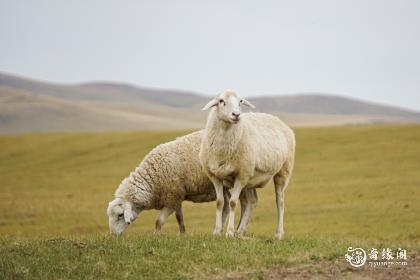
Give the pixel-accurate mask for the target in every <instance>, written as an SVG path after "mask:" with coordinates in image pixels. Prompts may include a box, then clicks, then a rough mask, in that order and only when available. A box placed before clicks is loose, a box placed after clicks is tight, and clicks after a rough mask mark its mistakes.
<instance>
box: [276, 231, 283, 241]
mask: <svg viewBox="0 0 420 280" xmlns="http://www.w3.org/2000/svg"><path fill="white" fill-rule="evenodd" d="M283 236H284V232H279V233H276V234H275V237H276V239H278V240H281V239H283Z"/></svg>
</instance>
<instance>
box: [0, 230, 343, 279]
mask: <svg viewBox="0 0 420 280" xmlns="http://www.w3.org/2000/svg"><path fill="white" fill-rule="evenodd" d="M0 244H1V246H0V260H1V261H0V278H1V279H7V278H27V277H31V278H40V279H56V278H64V279H68V278H69V279H84V278H86V277H87V276H89V278H110V279H121V278H132V279H133V278H134V279H138V278H150V279H166V278H175V279H183V278H203V277H207V278H212V277H213V276H220V274H222V275H223V274H224V273H226V272H227V271H232V270H234V271H245V272H246V273H247V274H248V275H249V276H251V277H252V276H253V274H256V273H258V271H259V270H261V268H264V267H276V266H290V265H295V264H299V263H303V262H306V263H307V262H316V261H318V260H320V259H335V258H337V257H338V256H341V255H343V252H345V251H346V248H347V247H346V244H344V243H343V242H336V241H334V240H330V239H319V238H318V239H315V238H297V239H296V238H293V239H291V238H287V239H285V240H283V241H281V242H278V241H277V240H274V239H272V238H266V237H261V236H260V237H257V238H253V239H248V240H241V239H226V238H224V237H217V238H216V237H213V236H211V235H199V234H198V235H187V236H179V235H162V236H158V237H156V236H153V235H144V236H142V237H141V238H137V237H134V236H128V237H121V238H116V237H104V236H94V237H92V236H91V237H84V238H82V239H81V240H77V241H76V240H74V239H73V240H70V239H53V240H45V239H35V240H31V241H28V240H25V241H20V240H15V241H13V242H10V241H9V240H2V241H1V242H0Z"/></svg>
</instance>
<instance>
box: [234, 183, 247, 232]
mask: <svg viewBox="0 0 420 280" xmlns="http://www.w3.org/2000/svg"><path fill="white" fill-rule="evenodd" d="M239 201H240V202H241V216H240V217H239V223H238V227H237V228H236V232H238V229H239V226H240V225H241V224H242V219H243V217H244V214H245V211H246V208H247V205H248V199H247V197H246V194H245V190H244V191H242V192H241V194H240V195H239Z"/></svg>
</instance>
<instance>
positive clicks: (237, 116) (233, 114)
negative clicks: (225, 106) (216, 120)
mask: <svg viewBox="0 0 420 280" xmlns="http://www.w3.org/2000/svg"><path fill="white" fill-rule="evenodd" d="M240 115H241V113H232V116H234V117H235V118H239V116H240Z"/></svg>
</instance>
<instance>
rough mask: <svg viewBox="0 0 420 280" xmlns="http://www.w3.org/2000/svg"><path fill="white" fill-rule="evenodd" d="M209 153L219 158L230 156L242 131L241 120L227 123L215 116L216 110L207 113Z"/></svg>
mask: <svg viewBox="0 0 420 280" xmlns="http://www.w3.org/2000/svg"><path fill="white" fill-rule="evenodd" d="M206 131H207V137H208V138H209V143H210V151H211V154H213V155H215V156H216V157H218V158H219V159H228V158H230V157H231V156H232V155H233V153H234V152H235V150H236V147H237V146H238V143H239V141H240V139H241V136H242V133H243V125H242V121H240V122H239V123H236V124H232V123H228V122H226V121H223V120H221V119H219V118H218V117H217V112H216V110H212V111H211V112H210V114H209V117H208V119H207V124H206Z"/></svg>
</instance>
